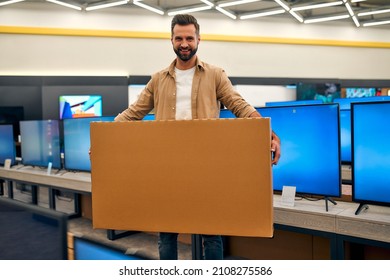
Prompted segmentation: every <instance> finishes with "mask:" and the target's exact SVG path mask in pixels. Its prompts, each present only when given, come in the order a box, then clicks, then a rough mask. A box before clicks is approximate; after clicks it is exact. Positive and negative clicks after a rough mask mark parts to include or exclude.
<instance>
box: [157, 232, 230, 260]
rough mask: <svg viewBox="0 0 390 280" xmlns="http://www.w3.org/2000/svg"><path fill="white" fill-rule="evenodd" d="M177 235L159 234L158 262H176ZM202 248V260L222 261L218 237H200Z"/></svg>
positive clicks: (221, 249) (221, 248) (220, 239)
mask: <svg viewBox="0 0 390 280" xmlns="http://www.w3.org/2000/svg"><path fill="white" fill-rule="evenodd" d="M178 235H179V234H178V233H164V232H161V233H160V237H159V240H158V250H159V253H160V260H177V259H178V258H177V236H178ZM202 239H203V247H204V259H206V260H222V259H223V245H222V237H221V236H220V235H202Z"/></svg>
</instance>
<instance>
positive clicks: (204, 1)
mask: <svg viewBox="0 0 390 280" xmlns="http://www.w3.org/2000/svg"><path fill="white" fill-rule="evenodd" d="M200 1H202V2H203V3H205V4H206V5H209V6H211V7H214V3H212V2H210V1H208V0H200Z"/></svg>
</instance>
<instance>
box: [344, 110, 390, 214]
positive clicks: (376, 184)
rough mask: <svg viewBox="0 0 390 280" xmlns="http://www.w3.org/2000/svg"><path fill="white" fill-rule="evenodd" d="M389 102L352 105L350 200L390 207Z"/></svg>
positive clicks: (361, 204)
mask: <svg viewBox="0 0 390 280" xmlns="http://www.w3.org/2000/svg"><path fill="white" fill-rule="evenodd" d="M389 119H390V102H368V103H353V104H352V107H351V121H352V124H351V129H352V199H353V201H355V202H358V203H360V206H359V208H358V209H357V211H356V214H358V213H359V212H360V211H361V210H362V209H363V207H364V206H366V205H367V204H377V205H386V206H390V177H389V174H390V147H389V141H390V129H389V126H388V120H389Z"/></svg>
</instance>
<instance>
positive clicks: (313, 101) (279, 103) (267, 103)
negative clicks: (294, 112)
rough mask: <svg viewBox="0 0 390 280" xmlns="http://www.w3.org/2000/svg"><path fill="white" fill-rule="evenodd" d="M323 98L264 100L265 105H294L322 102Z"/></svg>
mask: <svg viewBox="0 0 390 280" xmlns="http://www.w3.org/2000/svg"><path fill="white" fill-rule="evenodd" d="M323 103H324V101H323V100H291V101H272V102H266V103H265V106H266V107H271V106H294V105H310V104H323Z"/></svg>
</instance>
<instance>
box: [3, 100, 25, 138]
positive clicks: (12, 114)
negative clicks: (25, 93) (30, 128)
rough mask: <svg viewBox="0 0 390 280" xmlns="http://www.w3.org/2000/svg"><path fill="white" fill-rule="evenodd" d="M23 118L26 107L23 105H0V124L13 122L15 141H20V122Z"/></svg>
mask: <svg viewBox="0 0 390 280" xmlns="http://www.w3.org/2000/svg"><path fill="white" fill-rule="evenodd" d="M22 120H24V108H23V107H22V106H5V107H3V106H0V125H1V124H12V126H13V130H14V131H13V133H14V140H15V141H18V136H19V135H20V128H19V122H20V121H22Z"/></svg>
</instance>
